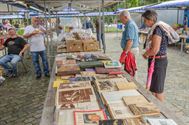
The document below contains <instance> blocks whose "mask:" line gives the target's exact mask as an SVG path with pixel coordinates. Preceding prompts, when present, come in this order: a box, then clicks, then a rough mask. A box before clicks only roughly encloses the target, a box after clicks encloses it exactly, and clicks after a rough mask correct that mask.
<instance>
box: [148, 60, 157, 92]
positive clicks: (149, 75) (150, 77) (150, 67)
mask: <svg viewBox="0 0 189 125" xmlns="http://www.w3.org/2000/svg"><path fill="white" fill-rule="evenodd" d="M154 64H155V57H154V58H153V59H152V61H151V64H150V66H149V67H148V77H147V82H146V89H147V90H149V89H150V86H151V82H152V74H153V72H154Z"/></svg>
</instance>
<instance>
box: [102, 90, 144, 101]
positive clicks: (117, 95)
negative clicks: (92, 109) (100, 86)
mask: <svg viewBox="0 0 189 125" xmlns="http://www.w3.org/2000/svg"><path fill="white" fill-rule="evenodd" d="M138 95H141V94H140V93H139V92H138V91H137V90H121V91H112V92H102V97H103V99H104V101H105V103H106V104H110V103H113V102H117V101H122V98H123V97H124V96H138Z"/></svg>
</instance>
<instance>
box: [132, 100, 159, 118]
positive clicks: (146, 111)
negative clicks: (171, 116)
mask: <svg viewBox="0 0 189 125" xmlns="http://www.w3.org/2000/svg"><path fill="white" fill-rule="evenodd" d="M128 107H129V109H130V110H131V112H132V113H133V114H134V115H136V116H138V115H139V116H140V115H142V116H159V115H160V110H159V109H158V108H157V107H156V106H155V105H154V104H152V103H148V104H137V105H136V104H130V105H128Z"/></svg>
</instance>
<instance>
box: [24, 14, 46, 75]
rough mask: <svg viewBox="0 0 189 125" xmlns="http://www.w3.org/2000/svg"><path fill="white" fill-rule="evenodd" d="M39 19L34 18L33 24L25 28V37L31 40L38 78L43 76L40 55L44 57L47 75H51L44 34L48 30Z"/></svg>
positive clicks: (43, 61) (31, 49)
mask: <svg viewBox="0 0 189 125" xmlns="http://www.w3.org/2000/svg"><path fill="white" fill-rule="evenodd" d="M39 21H40V20H39V19H38V18H37V17H33V18H32V25H29V26H27V27H26V28H25V31H24V37H25V38H27V39H28V40H29V44H30V51H31V54H32V61H33V65H34V68H35V73H36V79H39V78H41V74H42V72H41V68H40V64H39V56H40V57H41V59H42V63H43V71H44V75H45V76H46V77H49V66H48V61H47V54H46V47H45V43H44V42H45V39H44V35H45V33H46V30H45V28H44V27H42V26H40V25H39Z"/></svg>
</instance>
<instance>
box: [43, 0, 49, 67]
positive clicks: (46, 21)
mask: <svg viewBox="0 0 189 125" xmlns="http://www.w3.org/2000/svg"><path fill="white" fill-rule="evenodd" d="M44 12H45V13H44V14H45V24H46V25H45V27H46V30H47V29H48V24H47V23H48V20H47V11H46V1H45V0H44ZM46 39H47V58H48V62H49V67H51V63H50V54H49V38H48V34H46Z"/></svg>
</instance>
